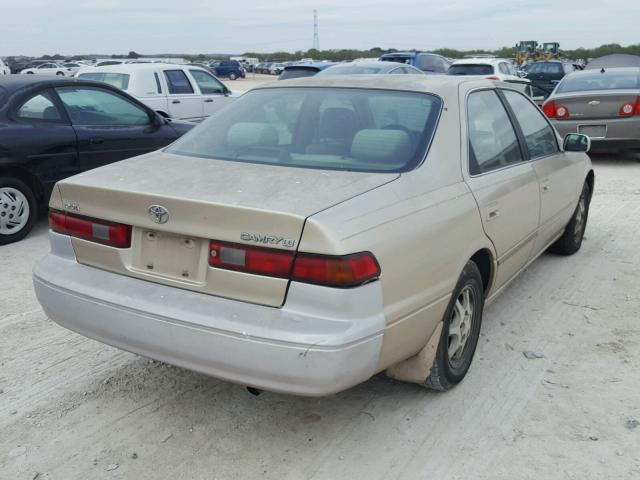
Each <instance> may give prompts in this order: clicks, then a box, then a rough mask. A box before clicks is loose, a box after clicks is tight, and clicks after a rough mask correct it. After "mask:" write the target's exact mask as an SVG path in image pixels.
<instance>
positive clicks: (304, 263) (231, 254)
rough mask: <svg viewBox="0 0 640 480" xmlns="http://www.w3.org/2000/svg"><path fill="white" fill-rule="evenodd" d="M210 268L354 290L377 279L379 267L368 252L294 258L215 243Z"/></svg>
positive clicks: (273, 251)
mask: <svg viewBox="0 0 640 480" xmlns="http://www.w3.org/2000/svg"><path fill="white" fill-rule="evenodd" d="M209 265H211V266H212V267H216V268H222V269H225V270H236V271H239V272H245V273H252V274H255V275H264V276H268V277H278V278H290V279H292V280H296V281H299V282H305V283H315V284H318V285H326V286H330V287H355V286H357V285H362V284H363V283H365V282H368V281H369V280H373V279H375V278H378V277H379V276H380V265H378V262H377V261H376V259H375V257H374V256H373V255H372V254H371V253H369V252H362V253H356V254H353V255H345V256H341V257H338V256H330V255H315V254H308V253H298V254H296V253H295V252H289V251H286V250H276V249H273V248H262V247H251V246H247V245H242V244H239V243H228V242H219V241H217V240H211V242H210V243H209Z"/></svg>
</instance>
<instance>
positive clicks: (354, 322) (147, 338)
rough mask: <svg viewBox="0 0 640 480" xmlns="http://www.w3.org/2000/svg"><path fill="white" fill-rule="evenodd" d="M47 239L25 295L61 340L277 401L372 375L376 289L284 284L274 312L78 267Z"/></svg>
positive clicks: (65, 247)
mask: <svg viewBox="0 0 640 480" xmlns="http://www.w3.org/2000/svg"><path fill="white" fill-rule="evenodd" d="M50 235H51V240H52V253H51V254H49V255H48V256H46V257H45V258H44V259H43V260H41V261H40V262H39V263H38V264H37V265H36V267H35V268H34V272H33V280H34V287H35V291H36V296H37V298H38V300H39V302H40V303H41V305H42V307H43V308H44V310H45V312H46V313H47V315H48V316H49V318H51V319H52V320H54V321H55V322H56V323H58V324H60V325H62V326H64V327H66V328H69V329H70V330H74V331H76V332H78V333H80V334H83V335H85V336H87V337H90V338H94V339H96V340H99V341H101V342H104V343H107V344H110V345H113V346H115V347H118V348H121V349H123V350H128V351H131V352H134V353H138V354H141V355H144V356H147V357H150V358H155V359H157V360H160V361H164V362H167V363H171V364H174V365H178V366H180V367H184V368H188V369H190V370H195V371H199V372H202V373H205V374H208V375H211V376H214V377H218V378H222V379H225V380H229V381H232V382H236V383H241V384H245V385H251V386H254V387H257V388H262V389H265V390H271V391H278V392H284V393H293V394H299V395H327V394H331V393H335V392H337V391H340V390H344V389H346V388H349V387H351V386H353V385H356V384H358V383H360V382H363V381H365V380H367V379H368V378H369V377H371V376H372V375H373V374H375V373H376V368H377V365H378V359H379V354H380V349H381V346H382V336H383V332H384V326H385V322H384V316H383V314H382V304H381V302H382V295H381V287H380V284H379V282H374V283H371V284H368V285H365V286H363V287H359V288H357V289H351V290H340V289H332V288H326V287H318V286H314V285H306V284H299V283H292V284H291V287H290V289H289V293H288V297H287V302H286V305H285V306H284V307H283V308H273V307H265V306H261V305H254V304H249V303H243V302H239V301H235V300H229V299H224V298H219V297H214V296H210V295H204V294H201V293H196V292H190V291H187V290H180V289H177V288H173V287H167V286H164V285H160V284H155V283H152V282H146V281H143V280H138V279H134V278H129V277H125V276H123V275H118V274H114V273H110V272H106V271H103V270H99V269H96V268H92V267H87V266H84V265H80V264H78V263H77V262H76V261H75V257H74V256H73V249H72V247H71V243H70V241H69V239H68V237H66V236H64V235H58V234H55V233H52V234H50ZM67 243H68V244H67Z"/></svg>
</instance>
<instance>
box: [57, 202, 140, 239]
mask: <svg viewBox="0 0 640 480" xmlns="http://www.w3.org/2000/svg"><path fill="white" fill-rule="evenodd" d="M49 227H50V228H51V230H53V231H54V232H57V233H62V234H65V235H70V236H72V237H78V238H82V239H83V240H89V241H91V242H96V243H101V244H103V245H108V246H110V247H116V248H129V247H130V246H131V225H124V224H122V223H115V222H109V221H107V220H99V219H97V218H90V217H84V216H82V215H75V214H71V213H67V212H61V211H59V210H49Z"/></svg>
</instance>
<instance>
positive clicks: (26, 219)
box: [0, 177, 38, 245]
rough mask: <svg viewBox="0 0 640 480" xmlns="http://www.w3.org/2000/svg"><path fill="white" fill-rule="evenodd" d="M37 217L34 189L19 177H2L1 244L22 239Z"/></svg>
mask: <svg viewBox="0 0 640 480" xmlns="http://www.w3.org/2000/svg"><path fill="white" fill-rule="evenodd" d="M37 218H38V203H37V202H36V197H35V195H34V194H33V191H31V189H30V188H29V187H28V186H27V185H26V184H25V183H24V182H22V181H21V180H18V179H17V178H12V177H0V245H7V244H9V243H13V242H17V241H18V240H22V239H23V238H24V237H26V236H27V235H28V234H29V232H30V231H31V229H32V228H33V225H34V223H35V222H36V219H37ZM10 222H11V223H10Z"/></svg>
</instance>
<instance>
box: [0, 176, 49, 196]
mask: <svg viewBox="0 0 640 480" xmlns="http://www.w3.org/2000/svg"><path fill="white" fill-rule="evenodd" d="M0 177H14V178H17V179H19V180H20V181H22V182H24V183H25V184H26V185H27V186H28V187H29V188H30V189H31V190H32V191H33V194H34V195H35V196H36V199H37V200H38V202H41V201H42V196H43V190H42V185H41V184H40V181H39V180H38V179H37V178H36V177H34V176H33V175H32V174H30V173H29V172H27V171H26V170H24V169H22V168H20V167H0Z"/></svg>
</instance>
